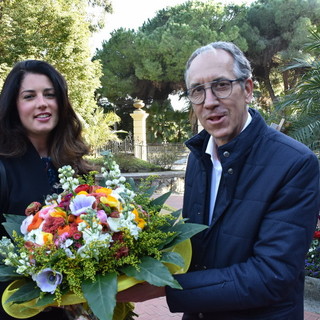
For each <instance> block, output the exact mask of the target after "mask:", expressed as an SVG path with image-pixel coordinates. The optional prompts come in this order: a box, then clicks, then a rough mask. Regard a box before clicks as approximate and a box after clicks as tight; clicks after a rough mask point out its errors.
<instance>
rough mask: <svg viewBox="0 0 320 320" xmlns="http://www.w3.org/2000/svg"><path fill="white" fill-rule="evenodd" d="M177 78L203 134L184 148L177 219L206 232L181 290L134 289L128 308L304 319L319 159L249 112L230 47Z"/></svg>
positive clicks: (204, 55)
mask: <svg viewBox="0 0 320 320" xmlns="http://www.w3.org/2000/svg"><path fill="white" fill-rule="evenodd" d="M185 80H186V85H187V88H188V90H187V95H188V97H189V99H190V100H191V102H192V105H193V109H194V112H195V114H196V116H197V118H198V119H199V121H200V123H201V125H202V126H203V128H204V130H203V131H202V132H200V133H199V134H198V135H196V136H195V137H193V138H191V139H190V140H189V141H187V143H186V144H187V146H188V147H189V148H190V150H191V153H190V156H189V159H188V166H187V170H186V177H185V194H184V204H183V216H184V217H185V218H188V219H189V220H188V221H189V222H193V223H202V224H203V223H206V224H208V225H209V228H208V229H207V230H205V231H203V232H202V233H200V234H198V235H196V236H194V237H193V238H192V247H193V257H192V262H191V266H190V269H189V271H188V273H186V274H183V275H177V276H176V279H177V280H178V281H179V283H180V284H181V285H182V287H183V290H175V289H172V288H165V289H164V288H155V287H154V288H152V287H151V286H149V285H141V286H140V288H141V290H140V292H138V293H137V295H136V298H135V301H142V300H143V299H148V298H154V297H156V296H160V295H164V294H165V295H166V297H167V303H168V305H169V308H170V310H171V312H183V313H184V316H183V319H184V320H191V319H210V320H211V319H217V320H224V319H226V320H236V319H239V320H240V319H255V320H258V319H264V320H270V319H277V320H282V319H283V320H302V319H303V287H304V258H305V254H306V252H307V251H308V248H309V245H310V242H311V239H312V235H313V231H314V229H315V225H316V220H317V216H318V213H319V164H318V160H317V158H316V156H315V155H314V154H313V153H312V152H311V151H310V150H309V149H308V148H307V147H306V146H304V145H303V144H301V143H299V142H297V141H295V140H293V139H291V138H290V137H288V136H286V135H284V134H282V133H280V132H278V131H276V130H274V129H272V128H270V127H269V126H267V124H266V123H265V122H264V120H263V119H262V117H261V116H260V115H259V113H258V112H257V111H256V110H254V109H251V108H248V104H249V103H250V102H251V99H252V92H253V82H252V79H251V67H250V64H249V62H248V60H247V59H246V58H245V56H244V55H243V53H242V52H241V51H240V50H239V48H238V47H236V46H235V45H234V44H232V43H228V42H215V43H211V44H209V45H207V46H205V47H202V48H200V49H198V50H196V51H195V52H194V53H193V54H192V55H191V57H190V59H189V61H188V63H187V69H186V74H185ZM147 289H148V290H147ZM133 290H134V289H133ZM136 290H137V288H136ZM131 300H132V299H131Z"/></svg>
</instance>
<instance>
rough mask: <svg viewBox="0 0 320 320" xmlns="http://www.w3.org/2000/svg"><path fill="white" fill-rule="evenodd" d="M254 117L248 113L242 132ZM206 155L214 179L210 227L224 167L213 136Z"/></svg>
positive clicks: (212, 183) (212, 179)
mask: <svg viewBox="0 0 320 320" xmlns="http://www.w3.org/2000/svg"><path fill="white" fill-rule="evenodd" d="M251 120H252V117H251V115H250V113H249V112H248V117H247V121H246V123H245V124H244V126H243V128H242V130H241V132H242V131H243V130H244V129H245V128H246V127H247V126H248V125H249V123H250V122H251ZM206 153H207V154H209V155H210V156H211V161H212V165H213V168H212V177H211V195H210V207H209V225H210V224H211V220H212V216H213V210H214V206H215V203H216V199H217V193H218V189H219V184H220V180H221V174H222V166H221V162H220V160H219V157H218V154H217V145H216V143H215V141H214V138H213V136H211V137H210V139H209V141H208V145H207V148H206Z"/></svg>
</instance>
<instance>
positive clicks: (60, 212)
mask: <svg viewBox="0 0 320 320" xmlns="http://www.w3.org/2000/svg"><path fill="white" fill-rule="evenodd" d="M50 216H51V217H54V218H64V219H66V218H67V214H66V212H65V211H63V210H62V209H61V208H55V210H54V211H53V212H50Z"/></svg>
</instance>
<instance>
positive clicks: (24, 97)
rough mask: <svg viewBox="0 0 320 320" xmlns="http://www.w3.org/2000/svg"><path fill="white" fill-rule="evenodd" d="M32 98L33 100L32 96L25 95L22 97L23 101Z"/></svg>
mask: <svg viewBox="0 0 320 320" xmlns="http://www.w3.org/2000/svg"><path fill="white" fill-rule="evenodd" d="M32 98H33V95H32V94H27V95H25V96H23V99H25V100H29V99H32Z"/></svg>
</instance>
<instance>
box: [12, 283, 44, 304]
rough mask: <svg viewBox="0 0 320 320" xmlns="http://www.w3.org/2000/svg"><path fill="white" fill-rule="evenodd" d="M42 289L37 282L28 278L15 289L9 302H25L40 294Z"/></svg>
mask: <svg viewBox="0 0 320 320" xmlns="http://www.w3.org/2000/svg"><path fill="white" fill-rule="evenodd" d="M40 293H41V290H40V288H38V287H37V285H36V283H35V282H34V281H32V280H31V279H28V280H26V282H25V283H23V284H22V285H20V287H19V288H18V290H17V291H15V292H14V293H13V294H12V295H11V296H10V297H9V299H8V300H7V301H6V303H8V302H25V301H30V300H33V299H35V298H38V297H39V296H40Z"/></svg>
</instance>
